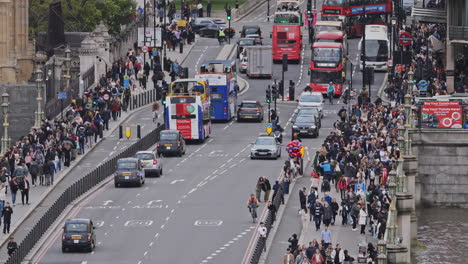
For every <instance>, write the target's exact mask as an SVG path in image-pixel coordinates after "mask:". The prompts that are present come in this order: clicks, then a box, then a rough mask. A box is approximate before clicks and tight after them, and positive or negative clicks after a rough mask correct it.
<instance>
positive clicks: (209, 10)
mask: <svg viewBox="0 0 468 264" xmlns="http://www.w3.org/2000/svg"><path fill="white" fill-rule="evenodd" d="M206 16H207V17H211V0H208V3H207V4H206Z"/></svg>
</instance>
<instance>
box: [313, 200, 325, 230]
mask: <svg viewBox="0 0 468 264" xmlns="http://www.w3.org/2000/svg"><path fill="white" fill-rule="evenodd" d="M322 213H323V206H322V204H321V203H320V201H319V200H318V199H317V200H315V206H314V222H315V231H318V230H319V229H320V224H321V222H322Z"/></svg>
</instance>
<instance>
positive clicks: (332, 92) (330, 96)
mask: <svg viewBox="0 0 468 264" xmlns="http://www.w3.org/2000/svg"><path fill="white" fill-rule="evenodd" d="M334 95H335V86H334V85H333V82H330V83H329V84H328V88H327V96H328V100H330V104H333V96H334Z"/></svg>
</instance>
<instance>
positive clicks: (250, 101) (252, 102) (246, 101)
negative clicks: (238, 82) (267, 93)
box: [242, 100, 258, 104]
mask: <svg viewBox="0 0 468 264" xmlns="http://www.w3.org/2000/svg"><path fill="white" fill-rule="evenodd" d="M256 103H258V101H252V100H244V101H242V104H256Z"/></svg>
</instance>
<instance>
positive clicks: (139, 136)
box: [137, 125, 141, 139]
mask: <svg viewBox="0 0 468 264" xmlns="http://www.w3.org/2000/svg"><path fill="white" fill-rule="evenodd" d="M137 138H139V139H140V138H141V126H140V125H137Z"/></svg>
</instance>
